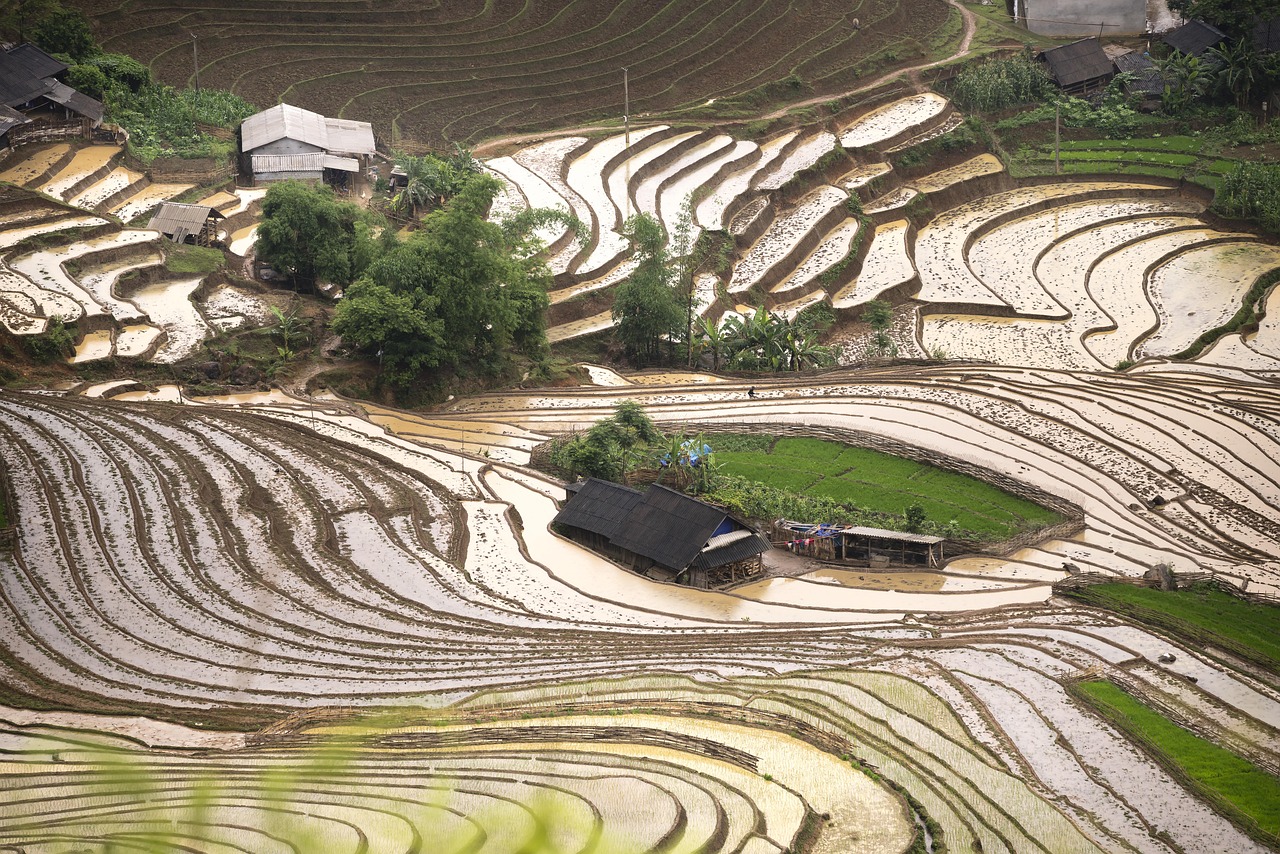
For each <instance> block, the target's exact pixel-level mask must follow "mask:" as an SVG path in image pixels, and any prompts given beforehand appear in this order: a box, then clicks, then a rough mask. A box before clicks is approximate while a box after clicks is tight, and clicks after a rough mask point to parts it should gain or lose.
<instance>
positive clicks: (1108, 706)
mask: <svg viewBox="0 0 1280 854" xmlns="http://www.w3.org/2000/svg"><path fill="white" fill-rule="evenodd" d="M1075 689H1076V691H1075V692H1076V694H1077V695H1078V696H1080V697H1081V698H1083V699H1084V700H1085V701H1086V702H1088V703H1089V705H1091V706H1092V707H1093V708H1094V709H1096V710H1097V711H1098V712H1099V713H1100V714H1101V715H1102V716H1103V717H1104V718H1106V719H1107V720H1109V721H1110V722H1111V723H1113V724H1115V725H1116V726H1117V727H1118V728H1119V729H1121V730H1122V731H1124V732H1125V733H1126V734H1128V735H1129V736H1130V737H1131V738H1133V739H1134V740H1136V741H1137V742H1138V743H1140V744H1141V745H1142V746H1143V747H1145V748H1146V749H1147V750H1148V751H1149V752H1150V753H1151V754H1152V755H1153V756H1154V757H1155V758H1156V759H1157V761H1159V762H1160V764H1161V765H1163V766H1165V767H1166V768H1173V769H1175V770H1176V772H1177V773H1178V775H1179V776H1181V777H1183V778H1184V779H1186V780H1188V781H1190V783H1191V786H1192V788H1193V789H1195V790H1196V791H1197V792H1199V793H1200V794H1201V795H1203V796H1204V797H1205V799H1206V800H1208V801H1209V802H1210V803H1211V804H1213V805H1214V806H1215V807H1216V808H1217V809H1218V810H1219V811H1220V812H1222V813H1223V814H1225V815H1226V816H1227V817H1228V818H1231V819H1234V820H1235V821H1236V822H1237V823H1239V824H1240V825H1241V826H1242V827H1243V828H1244V829H1245V830H1246V831H1247V832H1250V835H1252V836H1255V837H1257V838H1258V839H1259V840H1260V841H1262V842H1263V843H1264V844H1266V845H1267V847H1271V848H1274V847H1276V846H1277V845H1280V780H1278V779H1276V778H1275V777H1273V776H1271V775H1270V774H1268V773H1266V772H1265V771H1263V770H1262V769H1261V768H1259V767H1258V766H1256V765H1254V764H1253V763H1252V762H1249V761H1248V760H1246V759H1244V758H1242V757H1240V756H1237V755H1236V754H1234V753H1232V752H1231V751H1229V750H1225V749H1224V748H1221V747H1219V746H1218V745H1216V744H1214V743H1213V742H1211V741H1207V740H1206V739H1203V738H1201V737H1200V736H1198V735H1195V734H1194V733H1192V732H1189V731H1188V730H1185V729H1183V728H1182V727H1180V726H1178V725H1177V724H1174V723H1172V722H1171V721H1169V720H1168V719H1167V718H1165V717H1164V715H1162V714H1160V713H1159V712H1156V711H1155V710H1154V709H1151V708H1150V707H1148V706H1145V705H1143V704H1142V703H1140V702H1138V700H1136V699H1135V698H1134V697H1133V696H1132V695H1130V694H1128V693H1127V692H1125V691H1123V690H1121V689H1120V688H1119V687H1117V686H1116V685H1114V684H1113V683H1111V682H1107V681H1105V680H1102V681H1094V682H1081V683H1079V684H1077V685H1076V686H1075Z"/></svg>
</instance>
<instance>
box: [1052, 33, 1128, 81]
mask: <svg viewBox="0 0 1280 854" xmlns="http://www.w3.org/2000/svg"><path fill="white" fill-rule="evenodd" d="M1041 56H1042V57H1044V60H1045V62H1047V63H1049V73H1050V74H1052V75H1053V79H1054V80H1056V81H1057V82H1058V85H1059V86H1061V87H1062V88H1064V89H1069V88H1071V87H1072V86H1078V85H1080V84H1081V83H1087V82H1089V81H1090V80H1096V79H1098V78H1100V77H1109V76H1111V74H1112V73H1113V72H1114V66H1113V65H1112V64H1111V60H1110V59H1108V58H1107V54H1106V52H1105V51H1103V49H1102V43H1101V42H1099V41H1098V40H1097V39H1096V38H1091V39H1081V40H1080V41H1078V42H1072V43H1071V44H1064V45H1062V46H1061V47H1055V48H1050V49H1049V50H1046V51H1045V52H1044V53H1042V54H1041Z"/></svg>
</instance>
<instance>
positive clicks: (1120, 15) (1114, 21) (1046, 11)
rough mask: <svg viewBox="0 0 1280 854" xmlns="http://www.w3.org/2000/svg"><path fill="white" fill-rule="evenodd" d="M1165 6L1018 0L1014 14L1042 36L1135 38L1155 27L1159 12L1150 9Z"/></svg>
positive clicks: (1141, 1)
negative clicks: (1089, 34)
mask: <svg viewBox="0 0 1280 854" xmlns="http://www.w3.org/2000/svg"><path fill="white" fill-rule="evenodd" d="M1161 5H1163V4H1162V3H1159V2H1152V3H1151V4H1148V3H1147V0H1018V2H1016V3H1015V4H1014V8H1015V10H1018V11H1015V13H1014V14H1015V15H1016V16H1018V17H1019V18H1020V19H1021V20H1022V22H1023V23H1025V24H1026V27H1027V29H1029V30H1031V32H1033V33H1037V34H1038V35H1042V36H1058V37H1062V36H1082V35H1085V34H1087V33H1094V34H1097V33H1098V32H1099V31H1100V30H1104V31H1105V32H1106V34H1107V35H1108V36H1122V35H1131V36H1132V35H1138V34H1140V33H1143V32H1145V31H1146V30H1147V29H1148V27H1149V26H1150V25H1151V24H1152V23H1154V21H1153V20H1152V13H1153V11H1155V10H1154V9H1152V8H1149V6H1155V7H1158V6H1161ZM1019 7H1020V9H1019ZM1019 11H1020V12H1021V14H1020V15H1019V14H1018V12H1019Z"/></svg>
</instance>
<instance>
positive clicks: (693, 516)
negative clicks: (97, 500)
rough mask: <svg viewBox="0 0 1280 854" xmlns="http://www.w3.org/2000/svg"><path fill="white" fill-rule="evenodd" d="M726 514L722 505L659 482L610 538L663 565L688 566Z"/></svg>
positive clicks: (674, 567) (671, 567) (646, 493)
mask: <svg viewBox="0 0 1280 854" xmlns="http://www.w3.org/2000/svg"><path fill="white" fill-rule="evenodd" d="M725 516H726V513H725V512H724V511H723V510H721V509H720V508H719V507H714V506H712V505H710V504H707V503H706V502H703V501H699V500H698V499H696V498H690V497H689V496H687V495H684V494H682V493H679V492H676V491H675V490H674V489H668V488H667V487H665V486H660V485H659V484H656V483H655V484H653V485H652V486H650V487H649V489H648V491H646V492H645V494H644V498H643V499H642V500H641V501H640V503H639V504H637V505H636V507H635V509H634V510H632V511H631V515H630V516H629V517H628V518H627V521H626V524H625V525H624V526H623V527H622V529H621V530H619V531H618V534H617V536H614V537H610V540H611V541H612V542H613V544H614V545H616V546H620V547H622V548H624V549H626V550H627V551H631V552H635V553H636V554H639V555H644V556H645V557H647V558H650V559H651V560H653V561H654V562H655V563H658V564H660V565H662V566H665V567H668V568H670V569H684V568H685V567H686V566H688V565H689V564H691V563H693V559H694V558H696V557H697V556H698V553H699V552H701V551H702V547H703V546H705V545H706V544H707V540H709V539H711V535H712V534H714V533H715V532H716V528H719V527H720V524H721V523H722V522H724V520H725Z"/></svg>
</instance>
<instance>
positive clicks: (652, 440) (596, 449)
mask: <svg viewBox="0 0 1280 854" xmlns="http://www.w3.org/2000/svg"><path fill="white" fill-rule="evenodd" d="M662 441H663V437H662V433H661V432H659V431H658V428H657V427H655V426H654V424H653V421H652V420H650V418H649V416H648V415H646V414H645V412H644V410H643V409H642V408H641V406H640V404H638V403H636V402H635V401H634V400H626V401H623V402H622V403H619V404H618V406H617V407H616V409H615V410H614V414H613V415H611V416H610V417H608V418H602V419H601V420H599V421H597V422H596V423H595V424H593V425H591V429H589V430H587V432H586V433H583V434H581V435H579V436H576V437H574V438H573V439H571V440H569V441H567V442H563V443H561V444H559V445H557V446H556V447H555V448H553V450H552V453H551V461H552V462H553V463H554V464H555V465H557V466H559V467H560V468H562V469H565V470H566V471H568V472H570V473H571V474H574V475H577V476H579V477H597V478H600V479H601V480H612V481H615V482H620V481H622V479H623V478H624V477H625V475H626V473H627V472H628V471H630V470H631V469H633V468H635V467H636V466H637V465H639V464H640V463H642V462H643V461H644V460H645V458H646V457H651V455H652V453H653V452H654V451H655V446H657V445H659V444H660V443H661V442H662ZM656 450H661V449H660V448H657V449H656Z"/></svg>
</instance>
